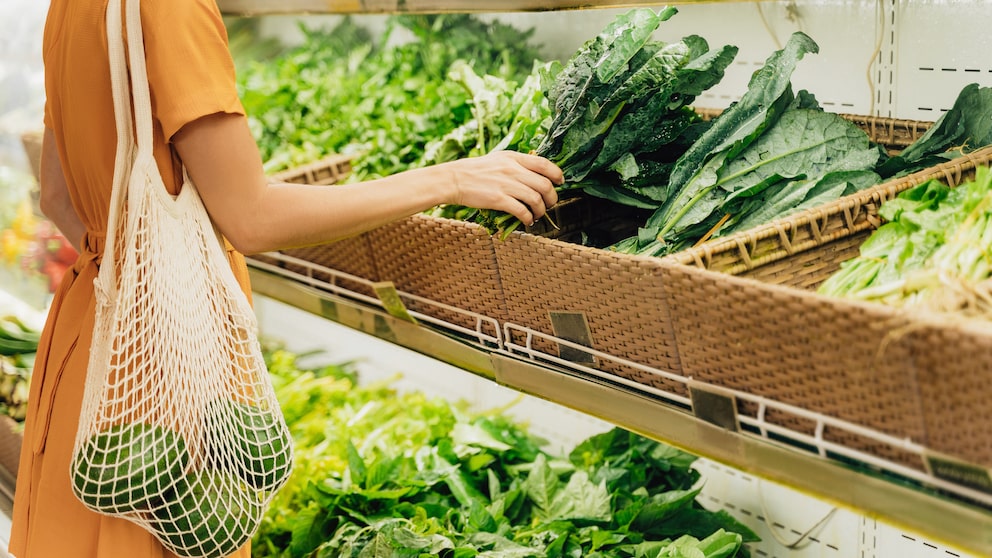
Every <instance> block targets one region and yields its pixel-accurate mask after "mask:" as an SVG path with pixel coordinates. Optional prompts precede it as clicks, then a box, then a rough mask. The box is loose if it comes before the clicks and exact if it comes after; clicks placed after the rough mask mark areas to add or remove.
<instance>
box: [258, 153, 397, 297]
mask: <svg viewBox="0 0 992 558" xmlns="http://www.w3.org/2000/svg"><path fill="white" fill-rule="evenodd" d="M350 172H351V158H350V157H347V156H344V155H331V156H329V157H326V158H324V159H321V160H320V161H317V162H314V163H311V164H309V165H304V166H302V167H296V168H293V169H289V170H287V171H283V172H281V173H278V174H275V175H273V176H272V177H271V179H272V181H274V182H290V183H296V184H315V185H331V184H336V183H338V182H340V181H341V180H343V179H344V178H345V177H346V176H347V175H348V173H350ZM282 253H283V254H285V255H287V256H292V257H294V258H299V259H301V260H306V261H308V262H312V263H314V264H317V265H320V266H323V267H327V268H330V269H334V270H336V271H341V272H344V273H347V274H350V275H355V276H357V277H360V278H362V279H365V280H369V281H376V280H377V278H378V273H376V269H375V261H374V259H373V258H372V247H371V244H370V243H369V238H368V235H366V234H360V235H357V236H354V237H350V238H346V239H343V240H338V241H336V242H329V243H325V244H317V245H314V246H306V247H302V248H292V249H289V250H283V251H282ZM253 257H254V258H255V259H257V260H260V261H265V262H267V263H272V264H276V265H279V266H281V267H285V268H286V269H288V270H290V271H294V272H296V273H301V274H304V275H312V276H313V277H314V278H315V279H319V280H322V281H326V282H330V283H333V284H336V285H338V286H341V287H343V288H346V289H349V290H351V291H354V292H358V293H361V294H364V295H367V296H375V293H374V292H373V290H372V289H371V288H370V287H369V286H368V284H367V283H363V282H360V281H350V280H348V279H338V278H337V277H335V276H332V275H330V274H322V273H319V272H316V271H311V270H310V269H309V268H306V267H303V266H296V265H293V264H287V263H283V262H281V261H279V260H275V259H274V258H268V257H266V256H264V255H258V256H253Z"/></svg>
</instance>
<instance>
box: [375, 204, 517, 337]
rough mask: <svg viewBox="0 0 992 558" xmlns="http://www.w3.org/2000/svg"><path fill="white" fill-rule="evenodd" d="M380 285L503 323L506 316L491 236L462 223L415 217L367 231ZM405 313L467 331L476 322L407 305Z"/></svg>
mask: <svg viewBox="0 0 992 558" xmlns="http://www.w3.org/2000/svg"><path fill="white" fill-rule="evenodd" d="M367 236H368V238H369V242H370V246H371V253H372V254H373V255H374V259H375V266H376V269H377V270H378V273H379V279H380V280H381V281H391V282H392V283H393V284H394V285H395V286H396V288H397V289H398V290H400V291H403V292H406V293H410V294H413V295H417V296H420V297H423V298H426V299H429V300H430V301H433V302H439V303H442V304H446V305H450V306H453V307H456V308H458V309H461V310H468V311H470V312H475V313H477V314H482V315H483V316H487V317H490V318H495V319H497V320H500V321H502V320H503V319H504V318H505V316H506V304H505V302H504V300H503V289H502V287H501V286H500V281H499V272H498V269H497V267H496V254H495V252H494V250H493V243H492V240H491V238H490V235H489V233H488V232H487V231H486V230H485V229H484V228H483V227H481V226H479V225H475V224H472V223H466V222H464V221H456V220H453V219H444V218H440V217H431V216H429V215H414V216H412V217H409V218H407V219H403V220H401V221H397V222H395V223H391V224H388V225H385V226H382V227H379V228H377V229H375V230H372V231H370V232H369V233H367ZM407 308H408V309H409V310H414V311H417V312H420V313H423V314H426V315H429V316H432V317H434V318H438V319H441V320H444V321H446V322H448V323H452V324H455V325H458V326H461V327H464V328H468V329H471V330H474V329H476V327H477V323H476V320H475V319H474V318H472V317H471V316H467V315H465V314H463V313H459V312H453V311H449V310H446V309H444V308H441V307H438V306H436V305H431V304H424V303H418V302H416V301H410V302H409V303H408V305H407Z"/></svg>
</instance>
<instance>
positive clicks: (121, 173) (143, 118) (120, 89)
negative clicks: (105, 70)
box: [97, 0, 155, 293]
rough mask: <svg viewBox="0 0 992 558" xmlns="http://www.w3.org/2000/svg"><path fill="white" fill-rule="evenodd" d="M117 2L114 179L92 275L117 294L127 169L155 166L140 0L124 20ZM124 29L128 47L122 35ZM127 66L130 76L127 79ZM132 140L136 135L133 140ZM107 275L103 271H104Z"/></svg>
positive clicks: (110, 42) (112, 47) (111, 24)
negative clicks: (99, 261) (99, 259)
mask: <svg viewBox="0 0 992 558" xmlns="http://www.w3.org/2000/svg"><path fill="white" fill-rule="evenodd" d="M123 11H124V10H123V8H122V0H110V2H109V3H108V5H107V16H106V21H107V50H108V53H109V60H110V81H111V91H112V93H113V98H114V120H115V123H116V126H117V150H116V153H115V155H114V181H113V186H112V191H111V197H110V208H109V215H108V219H107V241H106V245H105V248H104V262H105V263H106V264H107V265H103V266H101V273H99V275H98V277H97V284H98V286H99V285H101V284H102V288H103V289H104V292H107V293H110V292H113V291H114V290H116V287H117V286H116V283H117V280H116V258H115V256H116V244H117V237H118V234H119V228H120V222H121V216H122V215H123V213H124V204H125V203H126V201H127V189H128V184H129V183H130V178H131V171H132V168H134V167H135V166H136V165H137V163H138V162H140V161H142V160H143V159H145V158H147V160H148V161H149V162H150V163H151V164H152V165H153V166H152V168H155V167H154V155H153V147H154V138H153V136H152V106H151V93H150V92H149V87H148V71H147V68H146V65H145V47H144V36H143V34H142V30H141V1H140V0H127V10H126V12H127V13H126V21H125V20H124V18H123V16H122V12H123ZM125 30H126V31H127V44H125V40H124V31H125ZM125 56H127V57H128V59H127V60H125ZM128 62H130V76H128ZM135 136H137V137H135ZM105 268H106V270H107V271H105V272H104V271H102V270H103V269H105Z"/></svg>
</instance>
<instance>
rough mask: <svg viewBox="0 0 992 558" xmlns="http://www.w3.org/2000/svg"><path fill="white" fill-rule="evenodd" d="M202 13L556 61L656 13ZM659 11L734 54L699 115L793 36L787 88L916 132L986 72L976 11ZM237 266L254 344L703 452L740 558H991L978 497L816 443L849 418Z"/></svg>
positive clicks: (282, 270)
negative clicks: (404, 35)
mask: <svg viewBox="0 0 992 558" xmlns="http://www.w3.org/2000/svg"><path fill="white" fill-rule="evenodd" d="M218 4H219V5H220V7H221V9H222V10H223V11H224V12H225V13H227V14H231V15H251V16H276V15H278V17H267V18H266V20H265V22H264V26H266V28H267V29H268V30H269V31H270V32H272V33H278V34H283V33H287V32H288V31H287V29H291V27H292V23H291V22H292V20H295V19H296V18H297V17H298V16H300V15H301V14H314V15H317V14H320V15H327V14H359V15H361V14H381V13H395V12H411V13H422V12H438V11H450V12H477V13H485V14H487V15H486V17H493V18H500V19H503V20H506V21H509V22H512V23H514V24H517V25H521V26H534V27H536V29H538V38H539V40H540V39H541V38H544V39H545V42H546V43H547V44H548V45H549V47H550V49H551V50H555V49H557V52H553V53H552V54H551V55H552V56H557V57H559V58H562V59H564V58H567V56H568V55H569V54H570V53H571V52H572V51H574V49H575V48H576V47H578V46H579V44H581V42H583V41H584V40H586V39H587V38H589V37H591V36H593V35H595V33H596V32H598V30H599V29H600V28H601V27H602V24H603V22H605V21H607V20H608V19H609V17H610V16H611V14H613V13H616V11H617V10H619V9H622V8H625V7H627V6H631V5H651V6H660V5H663V4H665V3H661V2H612V1H611V2H598V3H577V2H569V1H555V0H534V1H523V0H521V1H517V2H500V1H495V0H494V1H490V2H469V1H460V0H432V1H415V0H407V1H403V0H400V1H382V2H377V1H362V0H354V1H344V2H335V1H333V0H329V1H323V2H317V1H310V0H293V1H282V2H275V1H272V0H219V1H218ZM673 4H677V5H679V8H680V10H681V13H680V14H679V16H678V19H677V23H678V25H677V27H676V28H674V31H672V32H673V34H674V33H677V34H678V35H680V36H681V35H686V34H689V33H697V34H700V35H702V36H704V37H706V38H707V39H709V40H710V41H711V43H713V44H724V43H726V44H735V45H738V46H740V47H741V53H740V55H739V56H738V58H737V61H736V62H735V64H734V65H733V66H732V67H731V68H730V69H728V72H727V76H726V78H725V79H724V80H723V81H722V82H721V84H720V85H719V86H717V87H715V88H714V89H712V90H710V91H709V92H707V93H706V94H704V95H702V96H700V97H699V98H698V99H697V103H696V104H697V105H699V106H701V107H708V108H713V109H722V108H725V107H726V106H727V105H728V104H729V103H730V102H732V101H733V100H734V99H736V98H738V97H739V96H740V94H741V92H742V91H743V90H744V88H745V86H746V83H747V79H748V77H749V76H750V74H751V72H753V71H754V70H755V69H756V68H757V67H759V66H760V64H761V61H762V60H763V59H764V57H765V56H766V55H767V53H768V52H770V51H771V50H773V49H774V48H776V47H777V46H778V45H779V44H780V42H781V41H782V40H783V39H784V38H785V37H786V36H787V35H788V33H789V32H791V31H793V30H802V31H805V32H806V33H808V34H810V35H811V36H812V37H814V39H816V40H817V42H818V43H819V44H820V47H821V51H820V53H819V54H818V55H816V56H812V57H810V58H809V59H808V60H807V61H804V63H803V65H802V66H801V68H800V70H799V71H797V73H796V74H795V77H794V79H793V81H794V83H795V84H796V86H797V88H800V87H803V88H808V89H810V90H812V91H814V92H815V93H816V94H817V96H818V98H819V99H820V101H821V103H822V104H823V106H824V107H825V108H826V109H827V110H831V111H835V112H841V113H848V114H860V115H871V116H879V117H888V118H894V119H912V120H919V121H932V120H934V119H936V117H938V116H939V114H940V112H941V110H944V109H946V107H947V106H949V104H950V103H951V102H952V101H953V99H954V96H955V95H956V93H957V92H958V91H959V90H960V89H961V87H962V86H963V85H964V84H966V83H969V82H971V81H977V82H984V83H990V82H992V67H990V66H989V65H988V62H987V61H986V60H985V59H984V56H983V52H986V51H987V48H986V47H987V46H988V42H989V41H988V40H987V39H985V38H984V29H985V28H986V27H987V24H988V23H992V14H986V13H983V3H982V2H980V1H968V2H936V1H934V2H924V1H908V0H907V1H898V0H878V1H839V0H838V1H831V0H821V1H812V0H810V1H804V0H797V1H786V2H762V3H751V2H719V1H710V2H685V3H680V2H673ZM588 8H596V9H588ZM663 32H664V31H663ZM975 41H978V44H976V43H975ZM252 266H253V267H252V281H253V285H254V288H255V292H256V294H257V299H256V304H257V308H258V312H259V316H260V321H261V326H262V329H263V333H266V334H268V335H270V336H272V337H277V338H281V339H284V340H286V341H287V342H288V343H289V345H290V347H291V348H298V349H300V350H308V349H313V348H323V349H327V352H328V354H330V355H333V357H334V358H335V359H337V358H341V359H348V358H357V359H360V360H362V361H363V362H365V363H366V366H365V368H364V370H363V373H364V374H366V375H375V374H376V373H382V372H385V373H392V372H395V371H401V372H403V373H404V375H405V377H406V378H408V380H409V386H410V387H412V388H416V389H426V390H428V391H431V392H434V393H438V394H441V395H444V396H446V397H451V398H463V399H464V398H469V399H471V400H473V401H474V402H476V403H477V404H478V405H480V406H490V405H491V406H495V405H496V404H501V403H504V402H505V401H506V400H508V399H512V398H516V397H518V396H519V395H520V394H525V397H524V399H523V402H522V403H521V404H519V405H518V406H517V407H516V408H515V412H516V413H519V414H520V415H522V416H524V417H526V418H528V419H530V420H531V422H532V423H533V424H534V425H535V426H536V429H537V431H538V433H539V434H542V435H544V436H545V437H546V438H548V439H550V440H552V441H553V442H554V443H556V444H559V445H560V446H561V447H569V446H570V445H571V444H573V443H574V442H575V441H577V440H579V439H581V438H582V437H583V436H584V435H586V434H588V433H592V432H596V431H599V430H603V429H605V428H607V427H609V426H610V425H613V424H616V425H620V426H623V427H626V428H629V429H631V430H633V431H636V432H639V433H642V434H645V435H648V436H650V437H652V438H655V439H658V440H660V441H664V442H667V443H671V444H673V445H675V446H678V447H681V448H683V449H685V450H687V451H689V452H691V453H694V454H697V455H701V456H703V457H704V458H705V459H704V460H702V461H701V462H700V463H699V465H698V467H700V468H701V470H703V471H704V478H706V479H707V485H706V488H705V490H704V497H705V499H706V500H707V501H708V502H709V503H710V504H712V505H713V506H716V507H722V508H724V509H727V510H728V511H730V512H731V513H733V514H734V515H735V516H736V517H738V518H739V519H741V520H743V521H745V522H746V523H748V525H749V526H751V527H752V528H754V529H755V530H756V531H758V532H759V534H760V535H761V536H762V538H763V542H762V543H758V544H756V545H753V546H752V550H753V552H754V554H755V555H757V556H780V557H781V556H790V557H796V558H805V557H813V556H877V557H880V558H881V557H890V556H891V557H896V556H898V557H904V556H906V557H920V558H931V557H936V556H963V557H967V556H984V555H992V512H990V509H992V497H990V496H989V494H988V492H987V491H985V490H982V489H980V488H974V487H970V486H962V485H960V484H957V483H953V482H949V481H947V480H946V479H943V478H941V477H939V476H935V475H933V474H932V473H933V472H932V471H922V472H921V471H918V470H915V469H906V468H901V467H900V466H899V465H898V464H893V463H891V462H887V461H885V460H875V459H873V456H871V455H866V454H864V453H862V452H858V451H856V450H851V448H846V447H843V446H837V445H836V444H833V443H831V441H830V440H827V439H825V438H824V437H822V436H821V435H819V434H817V433H822V431H823V429H825V428H830V427H838V428H851V429H853V430H855V431H858V433H859V434H860V433H861V432H860V431H859V429H858V428H857V425H849V424H845V423H843V422H842V421H835V420H833V419H832V418H831V417H828V416H824V415H822V414H819V413H815V412H809V411H808V410H806V409H802V408H794V407H792V406H788V405H783V404H781V403H780V402H776V401H770V400H766V399H764V398H760V397H758V398H756V397H753V396H750V395H749V394H746V393H740V392H732V391H730V392H728V391H726V390H721V389H715V388H713V387H712V386H708V385H706V384H705V383H703V382H696V381H694V380H693V379H692V378H686V377H684V376H681V375H673V374H670V372H669V371H667V370H665V369H660V368H657V367H650V366H644V365H643V364H642V363H639V362H631V361H626V360H624V359H618V358H617V357H616V356H615V355H612V354H610V353H603V352H597V351H595V350H593V349H590V348H589V347H588V346H586V345H584V344H582V343H579V342H575V341H567V340H565V339H562V338H554V337H552V336H548V335H547V334H545V333H542V332H540V331H535V330H533V329H531V328H527V327H522V326H520V325H519V324H515V323H512V321H510V320H503V319H496V318H493V317H492V316H488V315H484V314H478V313H473V312H469V311H466V310H465V309H463V308H459V307H457V306H455V307H452V306H450V305H442V306H444V307H443V308H440V311H439V312H430V311H427V312H417V311H410V310H409V308H431V307H432V306H433V307H437V306H438V305H439V304H440V303H438V302H437V301H433V300H430V299H424V298H423V297H418V296H416V295H410V294H407V293H404V292H402V291H395V290H389V289H387V290H382V289H379V290H377V289H376V288H375V287H376V285H375V284H374V282H370V281H368V280H366V279H364V278H362V277H357V276H353V275H349V274H346V273H342V272H341V271H340V270H334V269H326V268H322V267H320V266H316V265H314V264H313V263H312V262H308V261H306V260H298V259H293V258H291V257H287V256H285V255H279V254H273V255H267V256H265V257H263V258H258V259H256V260H255V261H253V262H252ZM377 293H378V294H377ZM383 293H386V294H387V295H390V296H391V298H390V296H385V295H383ZM390 301H392V303H391V302H390ZM418 304H419V305H420V306H418ZM438 315H441V316H448V318H446V319H440V318H437V317H436V316H438ZM451 316H456V317H457V318H452V317H451ZM466 324H467V325H466ZM542 339H543V340H544V341H546V342H548V343H550V344H552V345H553V346H555V347H557V348H561V347H564V348H566V349H571V350H572V351H573V353H574V354H584V355H587V356H589V357H591V358H592V359H595V361H596V362H597V363H601V362H615V364H616V365H617V366H623V367H629V368H633V369H639V370H641V371H642V372H643V373H645V374H650V375H656V376H659V377H662V378H664V379H666V380H668V381H670V382H672V383H673V384H677V385H680V386H681V387H682V388H684V389H679V390H675V391H674V392H673V391H672V390H664V389H652V388H646V387H645V386H644V385H643V384H640V383H638V382H632V381H628V380H624V379H623V378H618V377H617V376H615V375H611V374H604V373H602V371H601V370H600V369H599V368H600V367H599V366H591V365H589V362H588V361H587V362H585V363H584V364H583V362H582V360H581V359H578V360H576V359H565V358H562V355H561V353H560V352H548V351H546V350H542V349H541V348H540V347H541V344H540V343H539V341H540V340H542ZM740 402H747V403H749V404H753V405H756V406H758V407H760V408H762V409H767V410H769V411H781V412H791V413H795V414H798V415H802V416H804V418H806V419H808V420H809V421H812V422H814V423H815V424H816V425H817V426H816V428H815V431H814V432H815V433H814V435H812V436H807V435H803V434H799V433H796V432H791V431H789V430H788V429H782V428H781V427H780V425H777V424H774V423H772V422H765V421H764V420H763V419H762V417H763V416H764V415H763V413H759V416H758V418H757V419H756V420H750V421H749V419H748V418H744V419H743V420H742V418H741V417H740V416H739V415H737V414H736V411H735V409H734V406H735V405H737V404H739V403H740ZM867 434H868V435H870V436H876V437H878V436H881V437H882V438H883V439H882V442H883V443H887V444H891V445H894V446H900V447H901V448H903V449H905V450H906V451H908V452H911V453H913V452H916V453H919V454H924V453H925V452H926V448H924V447H921V446H919V445H918V444H915V443H914V442H913V441H911V440H903V439H895V438H892V437H891V436H890V437H886V436H884V435H881V434H879V433H877V432H869V433H867ZM985 473H986V474H987V471H986V472H985ZM921 486H924V487H925V488H921Z"/></svg>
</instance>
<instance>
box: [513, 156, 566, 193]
mask: <svg viewBox="0 0 992 558" xmlns="http://www.w3.org/2000/svg"><path fill="white" fill-rule="evenodd" d="M507 153H512V155H511V156H512V157H513V158H514V160H516V161H517V163H519V164H520V165H521V166H522V167H524V168H526V169H527V170H530V171H532V172H536V173H538V174H540V175H542V176H545V177H547V178H548V180H550V181H551V182H552V184H558V185H561V184H564V183H565V175H564V173H562V170H561V169H560V168H558V165H556V164H554V163H552V162H551V161H549V160H548V159H545V158H544V157H541V156H538V155H530V154H528V153H518V152H516V151H507Z"/></svg>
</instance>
